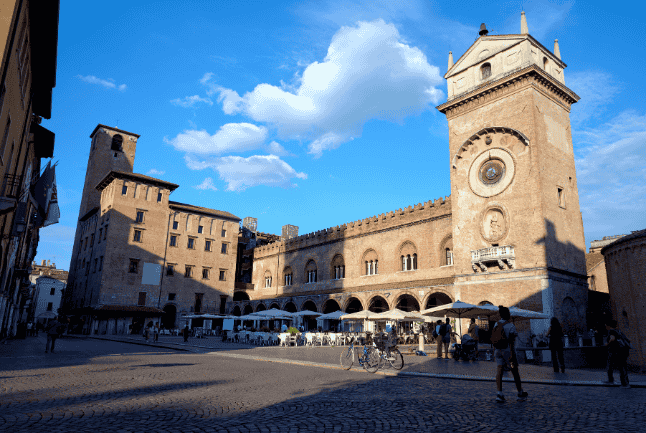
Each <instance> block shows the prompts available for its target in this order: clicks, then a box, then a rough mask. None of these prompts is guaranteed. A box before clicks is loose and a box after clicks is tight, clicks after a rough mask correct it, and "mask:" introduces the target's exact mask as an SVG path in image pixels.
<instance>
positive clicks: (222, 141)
mask: <svg viewBox="0 0 646 433" xmlns="http://www.w3.org/2000/svg"><path fill="white" fill-rule="evenodd" d="M266 138H267V128H265V127H264V126H256V125H252V124H251V123H227V124H226V125H223V126H222V127H221V128H220V130H219V131H218V132H216V133H215V134H213V135H210V134H209V133H208V132H206V131H205V130H199V131H198V130H187V131H184V132H183V133H181V134H179V135H177V137H175V138H173V139H171V140H168V139H165V141H166V142H167V143H169V144H171V145H172V146H173V147H175V148H176V149H177V150H182V151H184V152H190V153H199V154H222V153H225V152H244V151H247V150H252V149H257V148H259V147H261V146H262V144H263V143H264V142H265V139H266Z"/></svg>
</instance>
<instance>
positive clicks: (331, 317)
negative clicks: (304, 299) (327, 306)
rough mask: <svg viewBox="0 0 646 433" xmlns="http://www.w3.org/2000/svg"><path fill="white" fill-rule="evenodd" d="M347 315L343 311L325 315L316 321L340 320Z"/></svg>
mask: <svg viewBox="0 0 646 433" xmlns="http://www.w3.org/2000/svg"><path fill="white" fill-rule="evenodd" d="M344 314H345V313H344V312H343V311H341V310H338V311H335V312H333V313H327V314H323V315H322V316H319V317H317V318H316V320H339V317H341V316H343V315H344Z"/></svg>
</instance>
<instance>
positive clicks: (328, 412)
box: [0, 336, 646, 433]
mask: <svg viewBox="0 0 646 433" xmlns="http://www.w3.org/2000/svg"><path fill="white" fill-rule="evenodd" d="M44 345H45V338H44V337H43V336H41V337H38V338H29V339H27V340H18V341H11V342H9V344H7V345H3V346H0V431H3V432H5V431H6V432H14V431H29V432H40V431H46V432H52V433H53V432H69V431H74V432H85V431H93V432H100V431H111V432H139V431H142V432H144V431H145V432H150V431H154V432H171V431H193V432H202V431H204V432H214V431H217V432H219V431H222V432H273V431H276V432H290V433H291V432H300V431H321V432H323V431H332V432H334V431H353V432H354V431H358V432H361V431H388V430H393V431H402V430H407V431H424V432H426V431H431V430H432V431H434V432H436V431H440V432H442V431H458V432H467V431H468V432H471V431H473V432H490V431H491V432H499V431H523V432H528V431H532V432H534V431H540V432H542V431H545V432H554V431H586V432H602V431H603V432H608V431H622V432H623V431H626V432H639V431H644V426H643V419H644V417H645V416H646V414H645V411H646V390H643V389H619V388H605V387H565V386H546V385H534V384H528V385H526V386H525V390H526V391H528V392H529V395H530V397H529V399H528V400H527V401H525V402H517V401H515V399H514V398H513V397H514V394H515V393H514V392H513V391H514V390H513V386H512V384H508V383H505V385H504V388H505V391H506V397H507V399H508V402H507V403H504V404H499V403H495V402H494V398H495V392H494V389H495V387H494V385H493V383H491V382H477V381H461V380H437V379H433V378H426V377H410V376H408V377H403V376H398V377H391V376H380V375H371V374H367V373H364V372H361V371H343V370H337V369H331V368H327V369H325V368H316V367H311V366H306V365H293V364H282V363H273V362H258V361H253V360H249V359H241V358H232V357H230V356H229V355H231V354H250V353H251V351H257V350H259V349H251V350H246V351H245V350H238V351H231V350H230V351H228V352H218V353H217V354H215V355H213V354H209V353H193V352H178V351H171V350H168V349H165V348H157V347H144V346H138V345H133V344H125V343H121V342H114V341H101V340H94V339H62V340H59V341H58V342H57V353H55V354H45V353H44ZM260 349H262V348H260ZM268 349H270V350H281V349H279V348H268ZM323 350H325V349H323ZM314 351H320V352H321V353H323V352H322V349H313V351H312V353H314ZM331 351H332V349H330V352H329V353H332V352H331ZM301 352H305V350H302V351H301ZM334 352H336V353H338V351H337V350H334ZM293 353H296V352H293ZM223 355H224V356H223ZM330 356H331V355H330ZM412 358H413V357H407V358H406V359H407V360H409V359H412ZM434 361H436V360H434ZM445 362H450V363H452V362H453V361H445ZM488 364H489V365H491V363H488Z"/></svg>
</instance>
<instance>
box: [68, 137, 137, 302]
mask: <svg viewBox="0 0 646 433" xmlns="http://www.w3.org/2000/svg"><path fill="white" fill-rule="evenodd" d="M90 138H91V139H92V142H91V147H90V156H89V158H88V163H87V171H86V172H85V184H84V185H83V196H82V198H81V207H80V209H79V220H78V222H77V225H76V234H75V236H74V247H73V249H72V260H71V262H70V267H69V279H68V286H69V287H70V288H73V287H74V284H75V281H76V274H77V271H80V270H79V269H77V268H78V260H77V257H78V254H79V249H80V248H81V240H82V239H83V233H84V230H85V231H87V230H88V227H87V225H88V224H94V221H93V219H92V218H91V217H92V216H93V215H96V214H97V212H98V209H99V206H100V201H101V193H100V192H99V191H98V190H97V189H96V186H97V185H98V184H99V182H100V181H101V180H102V179H103V178H104V177H105V176H106V175H107V174H108V173H109V172H110V171H111V170H119V171H123V172H126V173H132V168H133V165H134V162H135V150H136V148H137V139H138V138H139V135H137V134H133V133H131V132H127V131H123V130H120V129H117V128H113V127H111V126H106V125H101V124H99V125H97V126H96V128H94V131H92V134H90ZM86 247H87V246H86ZM90 248H91V246H90ZM72 291H73V290H68V295H69V294H71V293H72Z"/></svg>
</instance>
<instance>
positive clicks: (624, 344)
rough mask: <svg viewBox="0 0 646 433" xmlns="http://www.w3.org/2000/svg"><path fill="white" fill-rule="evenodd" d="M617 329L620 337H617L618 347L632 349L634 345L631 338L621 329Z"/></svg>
mask: <svg viewBox="0 0 646 433" xmlns="http://www.w3.org/2000/svg"><path fill="white" fill-rule="evenodd" d="M615 331H616V332H617V336H618V337H619V338H617V345H618V347H619V348H620V349H625V350H630V349H632V348H633V347H632V346H631V345H630V340H629V339H628V337H626V336H625V335H624V333H623V332H621V331H620V330H619V329H615Z"/></svg>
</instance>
